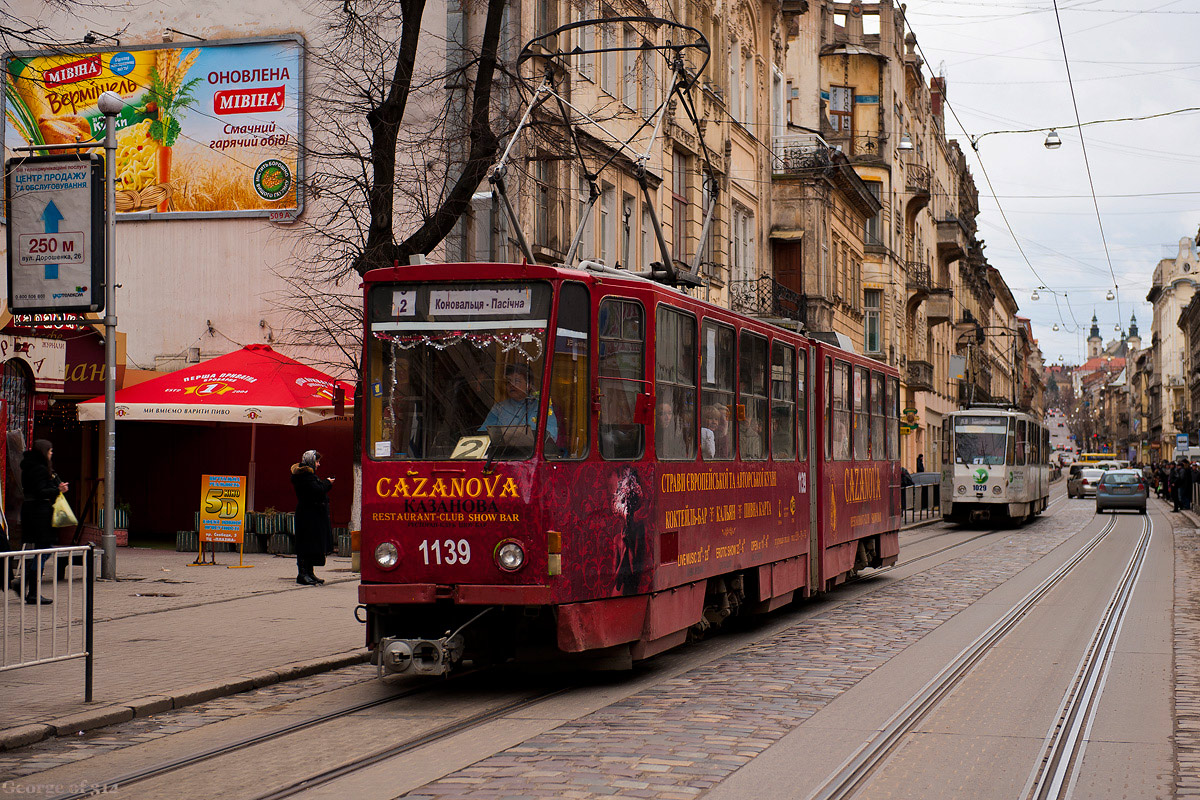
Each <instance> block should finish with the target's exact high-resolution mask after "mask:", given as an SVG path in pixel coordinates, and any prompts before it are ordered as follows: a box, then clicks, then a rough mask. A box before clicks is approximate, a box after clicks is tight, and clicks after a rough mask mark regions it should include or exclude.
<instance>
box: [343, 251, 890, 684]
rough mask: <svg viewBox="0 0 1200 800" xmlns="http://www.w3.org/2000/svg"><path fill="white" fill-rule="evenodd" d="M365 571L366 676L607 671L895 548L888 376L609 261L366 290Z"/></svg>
mask: <svg viewBox="0 0 1200 800" xmlns="http://www.w3.org/2000/svg"><path fill="white" fill-rule="evenodd" d="M365 300H366V320H365V322H366V341H365V360H364V364H365V373H366V374H365V376H364V381H365V385H366V386H368V387H369V391H367V392H366V401H365V406H364V409H365V417H364V418H365V425H364V429H365V430H364V437H365V442H364V453H365V456H366V457H365V458H364V459H363V502H362V507H363V519H362V552H363V561H362V584H361V585H360V587H359V600H360V602H361V604H362V605H363V607H364V608H365V613H366V623H367V644H368V646H369V647H370V648H372V650H373V652H374V657H375V661H376V663H377V664H379V666H380V671H381V673H384V672H393V673H395V672H415V673H421V674H439V673H443V672H446V671H448V670H450V669H451V668H452V667H453V666H454V665H455V664H457V663H458V662H459V661H460V660H462V659H463V658H467V659H472V660H487V659H491V658H496V657H506V656H508V655H511V654H513V653H514V652H516V651H517V649H518V648H520V647H522V646H532V647H536V646H539V645H552V646H554V647H556V648H557V649H558V650H559V651H562V652H567V653H590V654H593V655H600V656H604V657H611V658H614V659H617V660H618V662H619V663H630V662H631V661H632V660H637V659H641V658H646V657H649V656H652V655H654V654H656V653H659V652H662V651H664V650H666V649H668V648H670V647H674V646H675V645H678V644H681V643H683V642H684V641H685V640H687V638H688V637H689V635H695V634H698V633H702V632H703V631H704V630H705V629H708V628H711V627H714V626H719V625H720V624H721V623H722V622H723V621H725V620H726V619H728V618H730V617H732V616H735V615H737V614H743V613H754V612H764V611H769V610H771V609H774V608H777V607H779V606H782V605H784V604H786V603H788V602H789V601H791V600H792V599H793V598H796V597H803V596H808V595H810V594H813V593H815V592H819V591H823V590H826V589H828V588H829V587H831V586H833V585H835V584H837V583H839V582H841V581H844V580H845V579H846V578H847V577H848V576H850V575H852V574H853V572H854V571H855V570H856V569H859V568H862V567H867V566H872V567H877V566H883V565H888V564H892V563H894V562H895V560H896V557H897V555H898V553H899V539H898V529H899V527H900V493H899V484H900V480H899V474H900V469H899V464H898V457H899V439H898V434H899V430H898V411H899V397H898V394H899V382H898V379H897V375H896V371H895V370H893V369H891V368H889V367H887V366H885V365H883V364H880V363H879V362H877V361H874V360H872V359H868V358H863V357H861V356H858V355H855V354H854V353H851V352H849V351H846V350H843V349H840V348H838V347H834V346H832V345H829V344H826V343H824V342H820V341H816V340H814V339H812V338H809V337H806V336H803V335H800V334H798V333H796V332H793V331H789V330H786V329H784V328H782V327H778V326H775V325H772V324H770V323H767V322H763V321H760V320H756V319H752V318H748V317H745V316H741V315H739V314H736V313H733V312H730V311H729V310H727V309H723V308H719V307H716V306H713V305H711V304H708V303H705V302H703V301H700V300H696V299H694V298H692V297H689V296H687V295H685V294H683V293H682V292H680V291H677V290H675V289H672V288H669V287H667V286H664V285H661V284H659V283H656V282H653V281H650V280H646V279H643V278H638V277H636V276H632V275H628V274H623V273H621V272H619V271H617V270H612V269H607V268H602V267H598V266H597V267H595V268H592V269H564V268H555V267H545V266H536V265H519V264H439V265H415V266H408V267H399V268H395V269H384V270H375V271H373V272H371V273H369V274H368V275H367V277H366V281H365Z"/></svg>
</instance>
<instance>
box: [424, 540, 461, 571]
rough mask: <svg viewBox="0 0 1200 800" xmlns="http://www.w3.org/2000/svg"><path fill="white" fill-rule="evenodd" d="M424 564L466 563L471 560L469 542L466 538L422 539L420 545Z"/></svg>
mask: <svg viewBox="0 0 1200 800" xmlns="http://www.w3.org/2000/svg"><path fill="white" fill-rule="evenodd" d="M417 549H418V550H420V551H421V557H422V558H424V559H425V564H426V566H428V565H429V564H438V565H441V564H450V565H453V564H467V563H470V561H471V543H470V542H468V541H467V540H466V539H459V540H458V541H457V542H456V541H454V540H453V539H432V540H431V539H424V540H422V541H421V545H420V547H418V548H417Z"/></svg>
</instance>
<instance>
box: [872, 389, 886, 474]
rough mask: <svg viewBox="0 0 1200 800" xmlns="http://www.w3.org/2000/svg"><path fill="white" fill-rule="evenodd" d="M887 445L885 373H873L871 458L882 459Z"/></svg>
mask: <svg viewBox="0 0 1200 800" xmlns="http://www.w3.org/2000/svg"><path fill="white" fill-rule="evenodd" d="M886 452H887V447H886V445H885V444H884V439H883V374H882V373H880V372H872V373H871V458H873V459H875V460H876V461H879V460H882V459H883V457H884V453H886Z"/></svg>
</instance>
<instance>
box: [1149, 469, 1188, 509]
mask: <svg viewBox="0 0 1200 800" xmlns="http://www.w3.org/2000/svg"><path fill="white" fill-rule="evenodd" d="M1142 475H1143V476H1145V478H1146V482H1147V483H1148V484H1149V485H1150V486H1151V487H1152V488H1153V489H1154V491H1155V493H1157V494H1158V496H1159V497H1160V498H1162V499H1164V500H1169V501H1170V502H1171V504H1172V506H1173V508H1172V509H1171V510H1172V511H1186V510H1190V509H1191V507H1192V484H1194V483H1197V482H1200V462H1191V463H1189V462H1187V461H1185V460H1183V459H1180V460H1179V461H1176V462H1170V461H1156V462H1154V463H1153V464H1149V465H1147V466H1144V467H1142Z"/></svg>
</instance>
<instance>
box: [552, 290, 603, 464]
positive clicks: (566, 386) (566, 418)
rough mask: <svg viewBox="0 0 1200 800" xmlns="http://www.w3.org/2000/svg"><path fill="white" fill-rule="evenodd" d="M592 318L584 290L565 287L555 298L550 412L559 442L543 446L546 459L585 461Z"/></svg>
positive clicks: (586, 292) (586, 293)
mask: <svg viewBox="0 0 1200 800" xmlns="http://www.w3.org/2000/svg"><path fill="white" fill-rule="evenodd" d="M591 316H592V314H591V302H590V300H589V298H588V290H587V287H586V286H584V285H583V284H581V283H564V284H563V286H562V290H561V291H560V292H559V297H558V324H557V325H556V326H555V328H554V330H555V331H556V333H555V335H554V354H553V360H552V361H551V363H550V408H551V410H552V411H553V413H554V415H555V416H556V417H557V418H558V439H557V441H556V442H555V443H554V444H555V446H554V447H551V446H550V445H549V444H547V445H546V458H548V459H577V458H584V457H586V456H587V453H588V421H589V417H590V415H589V414H588V401H589V398H590V393H589V392H588V379H589V376H590V374H591V372H590V370H589V369H588V329H589V328H590V324H589V323H590V321H591Z"/></svg>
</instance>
